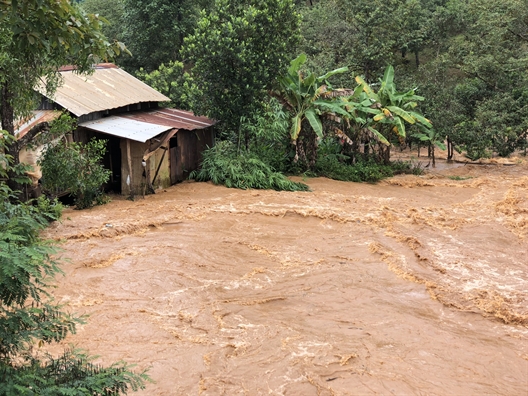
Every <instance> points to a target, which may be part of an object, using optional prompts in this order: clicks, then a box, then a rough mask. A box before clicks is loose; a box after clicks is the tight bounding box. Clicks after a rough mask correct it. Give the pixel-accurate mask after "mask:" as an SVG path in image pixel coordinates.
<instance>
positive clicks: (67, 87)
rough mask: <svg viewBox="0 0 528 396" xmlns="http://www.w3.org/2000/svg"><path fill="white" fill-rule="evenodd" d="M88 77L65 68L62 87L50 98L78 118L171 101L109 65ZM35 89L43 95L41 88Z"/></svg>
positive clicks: (97, 66) (103, 66) (100, 66)
mask: <svg viewBox="0 0 528 396" xmlns="http://www.w3.org/2000/svg"><path fill="white" fill-rule="evenodd" d="M94 69H95V70H94V72H93V74H91V75H88V76H86V75H80V74H77V73H74V71H73V70H69V69H68V68H65V69H63V70H64V71H61V72H60V74H61V75H62V77H63V84H62V85H61V86H60V87H59V88H58V89H57V91H56V92H55V95H54V97H52V98H49V99H51V100H53V101H54V102H56V103H58V104H59V105H61V106H62V107H64V108H66V109H67V110H68V111H70V112H72V113H73V114H75V115H76V116H77V117H80V116H82V115H85V114H89V113H93V112H96V111H104V110H110V109H115V108H118V107H123V106H128V105H132V104H136V103H141V102H166V101H169V100H170V99H169V98H167V97H166V96H165V95H162V94H160V93H159V92H158V91H156V90H155V89H153V88H151V87H149V86H148V85H147V84H145V83H144V82H142V81H140V80H138V79H137V78H135V77H133V76H132V75H130V74H128V73H127V72H126V71H124V70H122V69H119V68H118V67H116V66H115V65H112V64H102V65H96V66H95V67H94ZM37 90H38V91H39V92H40V93H41V94H42V95H45V93H46V92H45V91H44V89H43V88H42V87H38V88H37Z"/></svg>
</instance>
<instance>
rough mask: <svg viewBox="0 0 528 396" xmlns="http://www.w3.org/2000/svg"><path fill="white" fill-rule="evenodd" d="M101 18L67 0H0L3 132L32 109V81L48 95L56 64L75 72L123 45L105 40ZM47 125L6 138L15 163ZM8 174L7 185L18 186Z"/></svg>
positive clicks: (54, 81)
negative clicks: (12, 138) (24, 149)
mask: <svg viewBox="0 0 528 396" xmlns="http://www.w3.org/2000/svg"><path fill="white" fill-rule="evenodd" d="M102 24H103V22H102V21H101V20H100V19H99V18H98V17H97V16H96V15H92V14H85V13H84V12H83V11H82V10H81V9H80V8H79V7H78V6H76V5H73V4H71V3H70V2H69V1H68V0H25V1H11V0H6V1H2V2H0V119H1V123H2V128H3V129H4V130H5V131H6V132H7V133H8V134H10V135H11V136H14V132H15V127H14V122H15V119H16V118H21V117H24V116H27V115H28V114H29V112H30V111H31V110H32V109H34V107H35V102H36V99H38V97H36V95H35V93H34V91H33V89H34V88H35V87H36V86H37V84H45V89H46V91H47V93H48V96H49V95H52V94H53V92H54V90H55V89H56V87H57V84H59V83H60V75H59V74H58V73H57V71H58V69H59V67H61V66H63V65H65V64H71V65H75V66H76V67H77V69H76V72H78V73H89V72H90V71H91V70H92V65H93V64H94V63H97V62H99V61H100V60H102V59H107V58H111V57H113V56H115V55H117V54H119V53H120V52H121V51H122V50H124V49H125V48H124V45H123V44H121V43H117V42H116V43H113V44H111V43H109V42H108V41H107V40H106V38H105V37H104V35H103V34H102V33H101V26H102ZM47 129H48V125H47V123H42V124H39V125H37V126H35V127H33V128H32V129H31V130H30V131H29V132H28V133H27V134H26V135H25V136H24V137H23V138H22V139H19V140H18V141H14V140H13V141H10V143H9V144H8V146H7V151H8V153H9V155H11V157H12V160H13V161H14V164H15V165H16V164H17V163H18V161H19V151H20V149H21V148H22V147H24V145H26V144H27V143H28V142H30V141H31V140H32V139H33V138H34V137H35V136H36V135H37V134H39V133H41V132H43V131H45V130H47ZM11 176H13V175H11ZM11 176H10V177H9V183H10V186H11V187H12V188H13V189H14V190H18V189H19V188H20V185H17V183H16V180H17V179H16V178H15V177H11Z"/></svg>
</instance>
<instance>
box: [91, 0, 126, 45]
mask: <svg viewBox="0 0 528 396" xmlns="http://www.w3.org/2000/svg"><path fill="white" fill-rule="evenodd" d="M81 7H82V8H83V10H85V11H86V12H87V13H89V14H99V16H100V17H102V18H104V19H106V21H107V22H108V23H106V24H104V25H103V27H102V29H101V30H102V32H103V34H104V35H105V36H106V37H107V38H108V39H110V40H117V41H123V15H124V13H125V3H124V0H84V1H83V2H81Z"/></svg>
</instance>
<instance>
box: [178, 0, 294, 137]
mask: <svg viewBox="0 0 528 396" xmlns="http://www.w3.org/2000/svg"><path fill="white" fill-rule="evenodd" d="M299 22H300V21H299V15H298V14H297V13H296V12H295V8H294V5H293V3H292V1H291V0H264V1H257V0H244V1H229V0H217V1H216V2H215V5H214V8H213V10H212V12H211V13H210V14H208V13H206V12H202V13H201V15H200V20H199V21H198V24H197V28H196V30H195V31H194V33H193V34H192V35H191V36H189V37H187V38H186V39H185V45H184V48H183V51H182V56H183V59H184V60H185V62H187V63H188V64H189V65H190V66H192V70H191V74H192V78H193V86H194V89H195V90H196V92H197V93H196V95H195V97H194V98H193V99H194V100H193V103H192V109H193V111H194V112H195V113H198V114H204V115H206V116H208V117H210V118H213V119H216V120H219V121H220V122H221V124H220V126H221V128H222V130H223V131H224V132H225V133H226V134H228V135H229V134H230V135H231V136H241V135H244V136H245V145H246V147H248V146H249V132H248V131H247V130H245V131H243V133H242V131H241V126H242V124H243V123H242V122H241V120H242V117H247V118H249V117H250V116H251V114H252V113H254V112H256V111H257V110H256V109H258V107H259V104H260V102H261V100H262V99H263V98H264V97H265V96H266V90H267V89H270V88H271V87H272V84H273V83H274V80H275V78H276V77H277V76H278V75H279V73H280V72H281V71H282V69H283V67H285V66H286V60H287V57H288V54H289V53H290V52H291V50H292V48H293V46H294V45H295V44H296V43H297V42H298V39H299V33H298V31H299Z"/></svg>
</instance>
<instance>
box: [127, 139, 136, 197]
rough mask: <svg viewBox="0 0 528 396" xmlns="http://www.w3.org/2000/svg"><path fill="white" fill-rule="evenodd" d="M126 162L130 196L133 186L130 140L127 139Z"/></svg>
mask: <svg viewBox="0 0 528 396" xmlns="http://www.w3.org/2000/svg"><path fill="white" fill-rule="evenodd" d="M127 162H128V177H129V178H130V185H129V186H128V188H129V190H130V195H132V185H133V184H134V179H132V156H131V155H130V139H127Z"/></svg>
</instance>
